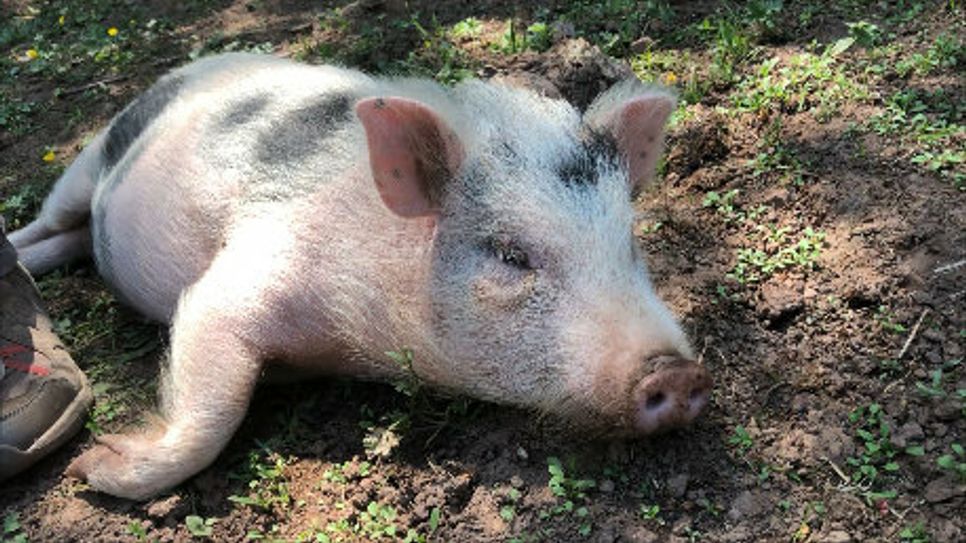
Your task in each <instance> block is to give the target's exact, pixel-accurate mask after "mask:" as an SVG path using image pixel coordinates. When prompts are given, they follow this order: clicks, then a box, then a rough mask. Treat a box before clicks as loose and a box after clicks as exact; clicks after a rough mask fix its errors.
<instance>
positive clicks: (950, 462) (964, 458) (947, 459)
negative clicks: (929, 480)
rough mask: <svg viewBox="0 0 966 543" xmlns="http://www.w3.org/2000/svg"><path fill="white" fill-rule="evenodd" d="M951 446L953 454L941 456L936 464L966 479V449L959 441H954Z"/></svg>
mask: <svg viewBox="0 0 966 543" xmlns="http://www.w3.org/2000/svg"><path fill="white" fill-rule="evenodd" d="M949 448H950V449H952V451H953V454H948V453H947V454H944V455H942V456H940V457H939V458H937V459H936V464H937V465H938V466H939V467H940V468H942V469H944V470H946V471H949V472H952V473H954V474H956V476H958V477H959V478H960V479H961V480H963V481H966V450H964V449H963V446H962V445H960V444H959V443H953V444H951V445H950V446H949Z"/></svg>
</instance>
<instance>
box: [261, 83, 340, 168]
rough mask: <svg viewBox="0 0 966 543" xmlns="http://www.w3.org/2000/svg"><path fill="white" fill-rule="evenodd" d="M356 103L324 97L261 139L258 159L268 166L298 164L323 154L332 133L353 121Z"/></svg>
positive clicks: (277, 123) (282, 120) (280, 122)
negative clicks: (321, 151) (320, 152)
mask: <svg viewBox="0 0 966 543" xmlns="http://www.w3.org/2000/svg"><path fill="white" fill-rule="evenodd" d="M353 101H354V99H353V98H352V97H350V96H347V95H345V94H339V95H323V96H320V97H318V98H316V99H315V100H314V101H312V102H309V103H308V104H306V105H304V106H301V107H299V108H297V109H293V110H292V111H289V112H287V113H285V114H284V115H282V117H281V118H279V119H276V120H275V122H273V123H272V125H271V126H270V127H269V128H268V129H267V130H266V131H265V132H263V133H261V134H260V135H259V137H258V142H257V143H256V147H255V156H256V157H257V158H258V160H259V161H261V162H264V163H267V164H282V163H297V162H299V161H301V160H302V159H304V158H305V157H307V156H309V155H312V154H313V153H315V152H317V151H319V150H322V149H323V148H324V146H323V145H322V142H323V140H324V139H325V137H326V136H327V135H329V133H331V132H333V131H334V130H335V129H336V128H338V127H339V126H340V125H342V124H345V123H346V122H348V121H349V120H350V115H349V114H350V112H351V111H352V103H353Z"/></svg>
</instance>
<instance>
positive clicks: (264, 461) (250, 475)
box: [228, 441, 292, 510]
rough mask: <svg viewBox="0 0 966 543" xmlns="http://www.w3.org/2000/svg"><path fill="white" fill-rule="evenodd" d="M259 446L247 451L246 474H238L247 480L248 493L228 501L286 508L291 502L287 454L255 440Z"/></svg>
mask: <svg viewBox="0 0 966 543" xmlns="http://www.w3.org/2000/svg"><path fill="white" fill-rule="evenodd" d="M256 444H257V446H258V448H256V449H253V450H251V451H250V452H249V453H248V465H247V466H246V470H245V474H244V475H242V476H240V477H239V476H236V477H235V478H241V479H243V480H246V481H247V487H248V491H249V492H248V494H247V495H244V496H239V495H232V496H229V497H228V500H229V501H231V502H234V503H237V504H240V505H247V506H252V507H258V508H260V509H264V510H272V509H275V508H276V507H278V508H282V509H285V508H287V507H288V506H289V504H290V503H291V501H292V497H291V496H290V495H289V491H288V479H287V478H286V477H285V469H286V467H287V465H288V462H287V460H286V459H285V457H283V456H282V455H280V454H279V453H277V452H275V451H274V450H272V448H271V447H269V446H268V445H267V444H265V443H262V442H259V441H256Z"/></svg>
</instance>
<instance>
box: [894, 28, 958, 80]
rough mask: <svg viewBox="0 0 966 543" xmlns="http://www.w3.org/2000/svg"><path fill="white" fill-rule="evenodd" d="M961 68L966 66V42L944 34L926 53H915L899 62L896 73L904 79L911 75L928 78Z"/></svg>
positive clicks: (937, 37) (937, 38)
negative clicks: (933, 74) (936, 73)
mask: <svg viewBox="0 0 966 543" xmlns="http://www.w3.org/2000/svg"><path fill="white" fill-rule="evenodd" d="M960 66H966V42H964V41H963V40H962V39H961V38H957V37H955V36H951V35H949V34H947V33H942V34H940V35H938V36H936V39H935V40H934V41H933V42H932V44H930V46H929V48H928V49H927V50H926V52H925V53H913V54H911V55H909V56H908V57H906V58H903V59H902V60H900V61H899V62H897V63H896V64H895V71H896V74H898V75H899V77H903V78H904V77H908V76H909V75H911V74H915V75H918V76H926V75H930V74H932V73H934V72H938V71H945V70H954V69H957V68H958V67H960Z"/></svg>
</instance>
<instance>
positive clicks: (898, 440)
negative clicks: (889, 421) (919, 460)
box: [889, 422, 926, 449]
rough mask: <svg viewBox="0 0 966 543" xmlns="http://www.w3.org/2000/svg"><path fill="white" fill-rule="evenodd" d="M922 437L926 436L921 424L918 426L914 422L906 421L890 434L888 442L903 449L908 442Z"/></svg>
mask: <svg viewBox="0 0 966 543" xmlns="http://www.w3.org/2000/svg"><path fill="white" fill-rule="evenodd" d="M924 437H926V434H925V433H924V432H923V431H922V426H919V425H918V424H916V423H915V422H907V423H905V424H903V425H902V426H901V427H899V429H898V430H896V432H895V433H894V434H892V437H890V438H889V442H890V443H892V446H893V447H896V448H897V449H904V448H906V447H907V446H908V445H909V443H910V442H912V441H919V440H921V439H923V438H924Z"/></svg>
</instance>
